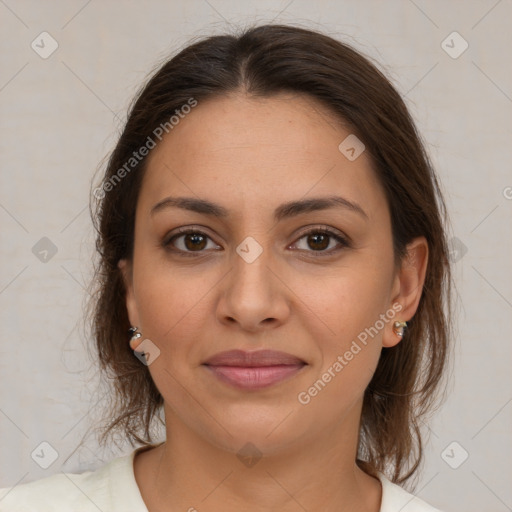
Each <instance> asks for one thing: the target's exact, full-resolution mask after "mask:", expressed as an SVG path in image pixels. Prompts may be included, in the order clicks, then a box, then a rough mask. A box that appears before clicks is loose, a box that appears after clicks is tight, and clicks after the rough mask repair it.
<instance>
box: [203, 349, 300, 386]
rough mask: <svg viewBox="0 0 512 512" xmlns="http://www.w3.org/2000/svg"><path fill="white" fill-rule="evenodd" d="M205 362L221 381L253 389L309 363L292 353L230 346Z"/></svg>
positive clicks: (283, 379) (281, 377)
mask: <svg viewBox="0 0 512 512" xmlns="http://www.w3.org/2000/svg"><path fill="white" fill-rule="evenodd" d="M203 365H204V366H205V367H206V368H207V369H208V370H209V371H210V372H211V373H212V375H214V376H215V377H216V378H218V379H219V380H221V381H222V382H224V383H226V384H229V385H231V386H233V387H236V388H239V389H246V390H251V389H262V388H266V387H269V386H273V385H275V384H278V383H280V382H283V381H285V380H288V379H290V378H291V377H293V376H294V375H296V374H297V373H298V372H300V371H301V370H302V369H303V368H304V367H305V366H306V365H307V363H306V362H305V361H303V360H302V359H299V358H298V357H295V356H293V355H291V354H287V353H285V352H278V351H275V350H258V351H255V352H244V351H243V350H230V351H228V352H221V353H219V354H216V355H214V356H213V357H211V358H210V359H208V360H207V361H206V362H205V363H203Z"/></svg>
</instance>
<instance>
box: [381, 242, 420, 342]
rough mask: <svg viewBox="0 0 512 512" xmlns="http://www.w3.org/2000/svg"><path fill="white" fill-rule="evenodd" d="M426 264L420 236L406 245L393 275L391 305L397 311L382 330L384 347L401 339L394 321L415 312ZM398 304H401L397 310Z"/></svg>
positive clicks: (403, 319)
mask: <svg viewBox="0 0 512 512" xmlns="http://www.w3.org/2000/svg"><path fill="white" fill-rule="evenodd" d="M427 264H428V243H427V240H426V239H425V237H423V236H421V237H418V238H415V239H414V240H413V241H412V242H410V243H409V244H408V245H407V253H406V254H405V256H404V257H403V259H402V263H401V265H400V268H399V269H398V271H397V274H396V276H395V279H394V282H393V290H392V294H391V296H392V301H391V305H392V306H393V310H394V311H397V313H396V315H395V316H394V318H393V320H392V321H391V322H389V323H388V324H387V326H386V329H385V331H384V334H383V337H382V345H383V346H384V347H394V346H395V345H397V344H398V343H399V342H400V340H401V337H400V336H398V335H397V334H395V332H394V331H393V324H394V322H395V321H397V320H398V321H401V322H403V321H406V322H407V321H409V320H410V319H411V318H412V317H413V316H414V314H415V313H416V310H417V309H418V304H419V303H420V299H421V295H422V293H423V284H424V283H425V275H426V272H427ZM398 305H400V306H401V309H400V310H399V311H398V307H397V306H398Z"/></svg>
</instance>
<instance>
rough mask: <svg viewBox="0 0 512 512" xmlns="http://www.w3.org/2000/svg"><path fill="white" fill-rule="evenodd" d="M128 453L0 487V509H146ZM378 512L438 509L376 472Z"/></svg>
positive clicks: (140, 511) (432, 511)
mask: <svg viewBox="0 0 512 512" xmlns="http://www.w3.org/2000/svg"><path fill="white" fill-rule="evenodd" d="M143 449H145V447H140V448H137V449H136V450H134V451H133V452H132V453H131V454H129V455H126V456H124V457H118V458H116V459H114V460H112V461H111V462H109V463H108V464H105V465H104V466H102V467H100V468H99V469H97V470H95V471H86V472H84V473H57V474H55V475H51V476H48V477H45V478H41V479H39V480H35V481H34V482H28V483H25V484H19V485H17V486H15V487H12V488H3V489H0V512H71V511H72V512H98V510H101V511H102V512H148V509H147V507H146V505H145V504H144V501H143V499H142V496H141V494H140V491H139V487H138V486H137V482H136V480H135V475H134V471H133V459H134V457H135V453H136V452H137V451H138V450H143ZM378 476H379V480H380V481H381V483H382V503H381V507H380V512H399V511H400V512H440V511H439V510H438V509H436V508H433V507H431V506H430V505H428V504H427V503H425V502H424V501H422V500H420V499H419V498H416V497H415V496H413V495H412V494H409V493H408V492H406V491H405V490H404V489H402V488H401V487H399V486H398V485H396V484H394V483H392V482H391V481H390V480H388V479H387V478H386V477H385V476H384V475H383V474H382V473H379V475H378Z"/></svg>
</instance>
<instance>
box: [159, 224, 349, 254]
mask: <svg viewBox="0 0 512 512" xmlns="http://www.w3.org/2000/svg"><path fill="white" fill-rule="evenodd" d="M189 234H193V235H202V236H204V237H206V238H209V239H210V240H211V238H210V237H209V236H208V235H207V234H206V233H204V232H202V231H199V230H197V229H193V228H180V229H178V233H175V234H174V235H173V236H171V237H170V238H169V237H166V238H165V239H164V240H163V242H162V246H163V247H164V248H165V249H166V250H169V251H172V252H174V253H177V254H178V255H180V256H184V257H196V256H197V255H201V253H204V252H205V250H201V251H183V250H182V249H176V248H175V247H173V246H172V242H173V241H174V240H176V239H177V238H180V237H181V236H184V235H189ZM312 234H322V235H328V236H329V237H331V238H334V239H335V240H336V241H337V242H338V243H339V244H340V245H341V247H338V248H335V249H330V250H329V251H325V250H323V251H313V250H309V251H307V250H306V252H310V253H313V254H314V257H320V258H321V257H325V256H331V255H332V254H334V253H337V252H338V251H340V250H341V249H343V248H350V247H351V243H350V241H349V240H348V239H347V238H345V237H343V236H341V235H340V234H338V233H336V232H334V231H332V230H331V229H329V228H327V227H322V228H318V227H316V228H311V229H309V230H307V231H305V232H303V233H302V234H301V235H300V237H299V238H298V239H297V241H299V240H301V239H302V238H304V237H306V236H308V235H312ZM294 245H295V243H294ZM299 250H304V249H299Z"/></svg>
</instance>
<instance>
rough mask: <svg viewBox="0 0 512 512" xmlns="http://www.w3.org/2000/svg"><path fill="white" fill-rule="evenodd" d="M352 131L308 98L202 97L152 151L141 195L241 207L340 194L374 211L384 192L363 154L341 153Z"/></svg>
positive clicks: (145, 200)
mask: <svg viewBox="0 0 512 512" xmlns="http://www.w3.org/2000/svg"><path fill="white" fill-rule="evenodd" d="M350 135H351V131H350V128H348V127H347V126H346V125H345V124H344V123H343V122H342V120H340V119H338V118H337V117H336V116H334V115H333V114H331V112H330V111H328V110H327V109H326V108H324V107H323V105H321V104H320V103H318V102H317V101H315V100H314V99H312V98H309V97H307V96H298V95H291V94H280V95H277V96H273V97H270V98H254V97H251V96H246V95H243V94H235V95H230V96H223V97H219V98H214V99H209V100H207V101H205V102H202V103H201V102H199V103H198V105H197V106H196V107H195V108H194V109H192V111H191V112H190V113H189V114H187V115H185V116H183V118H182V119H181V120H180V122H179V123H178V124H177V125H175V126H174V127H173V128H172V130H171V131H169V133H168V134H167V135H165V136H164V137H163V140H162V141H161V142H160V143H159V144H158V145H157V147H156V148H155V149H153V150H152V152H151V153H150V155H149V156H148V164H147V169H146V174H145V177H144V181H143V186H142V191H141V197H140V199H141V202H142V204H143V205H144V207H145V208H150V203H151V202H152V203H153V204H154V203H155V202H157V201H159V200H161V199H163V198H164V197H165V195H171V194H172V195H177V194H182V195H187V196H191V195H196V196H198V197H201V198H209V199H212V200H215V201H216V202H221V203H223V204H226V205H227V206H228V207H230V205H231V206H232V207H233V208H235V209H236V208H237V206H240V202H243V203H244V204H247V202H249V203H250V206H253V207H263V206H264V205H267V204H268V205H271V204H274V203H281V202H284V201H286V200H290V199H297V198H302V197H305V196H307V195H308V194H310V195H314V196H317V195H320V194H327V193H329V194H332V193H335V192H339V193H342V194H343V195H345V196H351V198H352V199H353V200H354V201H356V202H362V200H363V199H364V202H365V203H366V204H368V203H370V204H369V210H370V212H371V210H372V205H371V203H372V201H373V202H376V203H377V202H379V200H380V201H382V199H383V196H382V194H383V192H382V190H380V186H379V184H378V182H377V181H378V180H377V179H376V175H375V173H374V171H373V170H372V166H371V161H370V159H369V157H368V156H367V155H366V154H365V153H364V152H363V153H362V154H361V155H360V156H359V157H358V158H357V159H355V160H353V161H351V160H349V159H348V158H347V157H346V156H345V155H344V154H343V153H342V152H340V150H339V145H340V143H341V142H342V141H344V140H345V139H346V138H347V137H348V136H350ZM146 203H147V204H146ZM377 206H378V205H377V204H375V205H373V207H375V208H376V207H377ZM373 209H374V208H373Z"/></svg>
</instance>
